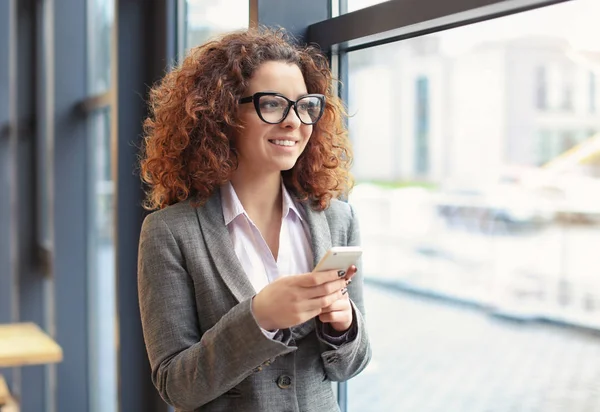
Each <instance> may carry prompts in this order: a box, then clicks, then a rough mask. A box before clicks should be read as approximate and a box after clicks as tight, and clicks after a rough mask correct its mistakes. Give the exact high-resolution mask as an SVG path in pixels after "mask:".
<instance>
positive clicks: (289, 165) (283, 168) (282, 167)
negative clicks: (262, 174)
mask: <svg viewBox="0 0 600 412" xmlns="http://www.w3.org/2000/svg"><path fill="white" fill-rule="evenodd" d="M294 166H296V162H295V161H294V162H285V163H283V164H281V165H280V167H279V170H280V171H282V172H285V171H287V170H291V169H292V168H293V167H294Z"/></svg>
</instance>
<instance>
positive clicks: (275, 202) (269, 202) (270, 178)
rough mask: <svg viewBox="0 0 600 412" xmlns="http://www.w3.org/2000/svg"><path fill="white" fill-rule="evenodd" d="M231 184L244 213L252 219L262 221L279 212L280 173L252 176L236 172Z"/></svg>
mask: <svg viewBox="0 0 600 412" xmlns="http://www.w3.org/2000/svg"><path fill="white" fill-rule="evenodd" d="M231 184H232V185H233V188H234V189H235V193H236V195H237V197H238V199H240V202H241V203H242V206H244V209H245V210H246V213H248V215H250V218H251V219H252V220H255V219H256V220H260V221H264V220H265V219H267V218H268V217H275V216H278V215H280V214H281V203H282V196H283V194H282V193H281V174H280V173H275V174H269V175H266V176H252V175H251V174H249V173H239V170H238V172H236V173H235V174H234V175H233V177H232V178H231Z"/></svg>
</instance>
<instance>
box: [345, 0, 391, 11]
mask: <svg viewBox="0 0 600 412" xmlns="http://www.w3.org/2000/svg"><path fill="white" fill-rule="evenodd" d="M344 1H346V2H347V4H348V13H350V12H352V11H356V10H360V9H364V8H366V7H371V6H374V5H376V4H379V3H384V2H386V1H388V0H344Z"/></svg>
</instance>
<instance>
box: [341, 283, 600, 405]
mask: <svg viewBox="0 0 600 412" xmlns="http://www.w3.org/2000/svg"><path fill="white" fill-rule="evenodd" d="M365 304H366V310H367V323H368V329H369V334H370V339H371V343H372V348H373V359H372V361H371V363H370V365H369V366H368V367H367V369H366V370H364V371H363V372H362V373H361V374H360V375H359V376H357V377H355V378H354V379H352V380H350V382H349V384H348V385H349V386H348V392H349V394H348V396H349V398H348V404H349V411H350V412H371V411H372V412H392V411H399V412H596V411H600V332H593V331H590V330H584V329H578V328H573V327H565V326H559V325H555V324H550V323H539V322H518V321H514V320H507V319H503V318H498V317H494V316H490V315H489V314H487V313H486V312H485V311H483V310H481V309H479V308H477V307H476V306H470V305H465V304H460V303H455V302H452V301H451V300H440V299H435V298H430V297H426V296H419V295H415V294H411V293H407V292H403V291H401V290H399V289H395V288H393V287H382V286H381V285H375V284H369V283H368V280H367V285H366V289H365Z"/></svg>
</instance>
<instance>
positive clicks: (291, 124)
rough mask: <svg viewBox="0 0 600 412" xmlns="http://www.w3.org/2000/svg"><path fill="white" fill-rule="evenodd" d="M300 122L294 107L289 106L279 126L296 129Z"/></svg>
mask: <svg viewBox="0 0 600 412" xmlns="http://www.w3.org/2000/svg"><path fill="white" fill-rule="evenodd" d="M301 124H302V122H301V121H300V119H299V118H298V115H297V114H296V111H295V110H294V107H290V110H289V111H288V114H287V116H286V117H285V119H283V121H282V122H281V126H282V127H285V128H290V129H297V128H299V127H300V125H301Z"/></svg>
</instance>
